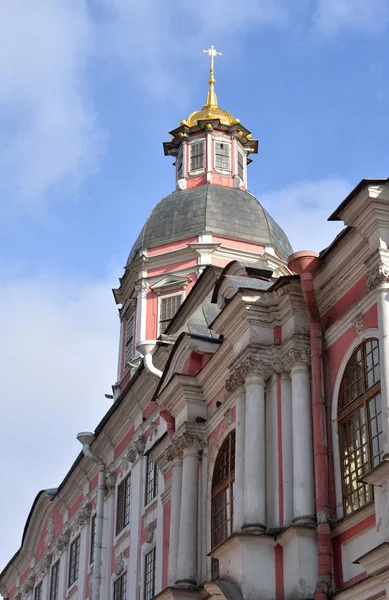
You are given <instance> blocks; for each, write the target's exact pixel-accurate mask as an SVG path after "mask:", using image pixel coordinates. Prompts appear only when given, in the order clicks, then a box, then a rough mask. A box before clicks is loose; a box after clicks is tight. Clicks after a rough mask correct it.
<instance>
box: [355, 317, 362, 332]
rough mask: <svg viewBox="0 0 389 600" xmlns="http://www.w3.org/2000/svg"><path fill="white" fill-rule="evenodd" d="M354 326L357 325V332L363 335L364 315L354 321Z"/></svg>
mask: <svg viewBox="0 0 389 600" xmlns="http://www.w3.org/2000/svg"><path fill="white" fill-rule="evenodd" d="M354 325H355V330H356V332H357V334H358V335H361V333H362V331H363V315H362V314H359V315H357V316H356V318H355V319H354Z"/></svg>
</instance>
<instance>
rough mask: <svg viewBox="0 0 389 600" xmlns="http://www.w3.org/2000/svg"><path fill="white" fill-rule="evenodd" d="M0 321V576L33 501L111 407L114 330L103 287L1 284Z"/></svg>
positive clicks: (113, 316)
mask: <svg viewBox="0 0 389 600" xmlns="http://www.w3.org/2000/svg"><path fill="white" fill-rule="evenodd" d="M0 314H1V328H0V329H1V332H0V361H1V373H2V375H1V398H2V409H1V438H2V448H3V452H2V453H1V456H0V471H1V473H2V481H1V484H2V490H3V491H4V492H5V491H6V493H3V494H1V495H0V531H1V533H2V540H3V542H4V541H5V540H6V542H7V543H3V544H1V547H0V570H2V568H3V567H4V566H5V564H6V562H8V560H9V559H10V558H11V556H12V554H13V553H14V552H15V551H16V550H17V549H18V548H19V545H20V541H21V535H22V531H23V527H24V524H25V519H26V518H27V515H28V512H29V510H30V508H31V505H32V502H33V500H34V498H35V496H36V494H37V493H38V491H40V490H41V489H44V488H50V487H56V486H58V485H59V483H60V482H61V480H62V479H63V477H64V475H65V474H66V473H67V471H68V470H69V468H70V466H71V464H72V463H73V461H74V459H75V458H76V456H77V455H78V453H79V451H80V445H79V443H78V442H77V440H76V434H77V433H78V432H79V431H83V430H93V429H94V428H95V427H96V425H97V424H98V422H99V420H100V419H101V418H102V416H103V415H104V414H105V412H106V411H107V410H108V409H109V407H110V405H111V400H107V399H106V398H105V397H104V394H105V393H108V392H110V390H111V387H110V386H111V385H112V383H114V381H115V378H116V356H117V347H118V331H119V326H118V319H117V312H116V309H115V305H114V300H113V297H112V293H111V290H110V285H109V283H108V281H106V282H105V281H104V282H103V281H102V282H98V283H87V284H84V285H79V284H77V283H76V282H72V281H65V280H59V279H49V278H37V279H31V280H29V281H22V280H17V281H11V282H9V283H8V284H1V285H0ZM21 482H22V485H21Z"/></svg>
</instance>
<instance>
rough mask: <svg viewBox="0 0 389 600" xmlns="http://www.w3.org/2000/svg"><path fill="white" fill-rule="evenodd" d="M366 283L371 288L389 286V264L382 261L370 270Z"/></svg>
mask: <svg viewBox="0 0 389 600" xmlns="http://www.w3.org/2000/svg"><path fill="white" fill-rule="evenodd" d="M366 285H367V287H368V288H369V290H374V289H386V288H388V287H389V266H387V265H385V264H384V263H380V264H379V265H377V266H376V267H374V268H373V269H370V271H369V272H368V276H367V280H366Z"/></svg>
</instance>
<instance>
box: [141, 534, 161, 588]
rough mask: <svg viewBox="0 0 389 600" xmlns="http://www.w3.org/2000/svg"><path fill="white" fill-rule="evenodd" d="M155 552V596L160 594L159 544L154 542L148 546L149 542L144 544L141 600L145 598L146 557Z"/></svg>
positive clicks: (142, 550)
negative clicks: (158, 573) (158, 574)
mask: <svg viewBox="0 0 389 600" xmlns="http://www.w3.org/2000/svg"><path fill="white" fill-rule="evenodd" d="M153 551H154V589H155V594H158V593H159V592H158V581H157V564H158V563H157V556H158V552H157V544H156V543H155V541H154V542H152V543H151V544H148V543H147V542H146V543H144V544H142V549H141V552H142V564H141V577H142V580H141V581H142V585H141V600H144V597H145V592H146V590H145V583H146V580H145V575H146V573H145V567H146V556H147V554H149V553H150V552H153Z"/></svg>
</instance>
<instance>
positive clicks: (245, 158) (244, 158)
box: [236, 145, 247, 183]
mask: <svg viewBox="0 0 389 600" xmlns="http://www.w3.org/2000/svg"><path fill="white" fill-rule="evenodd" d="M239 155H240V156H241V157H242V159H243V177H241V176H240V175H239ZM246 166H247V157H246V154H245V153H244V152H243V150H241V149H240V148H239V146H238V145H237V146H236V174H237V176H238V177H239V179H240V180H241V182H242V183H245V182H246Z"/></svg>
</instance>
